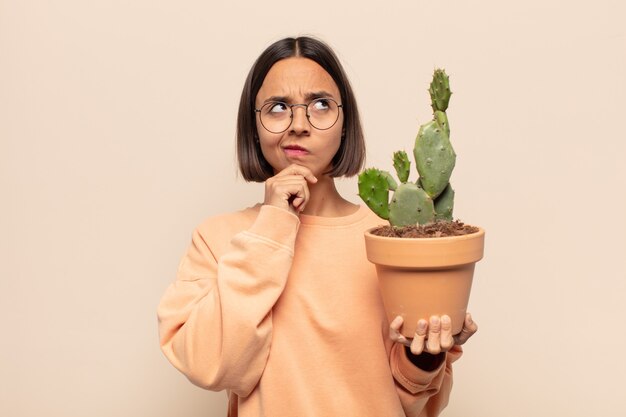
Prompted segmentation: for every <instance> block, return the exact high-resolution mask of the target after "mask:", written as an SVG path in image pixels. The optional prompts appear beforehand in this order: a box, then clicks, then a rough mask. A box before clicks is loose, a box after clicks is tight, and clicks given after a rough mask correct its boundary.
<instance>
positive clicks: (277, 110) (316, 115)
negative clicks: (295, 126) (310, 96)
mask: <svg viewBox="0 0 626 417" xmlns="http://www.w3.org/2000/svg"><path fill="white" fill-rule="evenodd" d="M296 106H303V107H304V108H305V109H306V118H307V119H308V120H309V123H310V124H311V126H313V127H314V128H316V129H318V130H328V129H330V128H331V127H333V126H334V125H335V123H337V120H339V107H343V104H337V102H336V101H335V100H333V99H332V98H317V99H315V100H313V101H311V102H310V103H309V104H287V103H283V102H282V101H270V102H268V103H265V104H264V105H263V106H262V107H261V108H260V109H254V111H255V113H259V118H260V119H261V124H262V125H263V127H264V128H265V130H267V131H268V132H271V133H282V132H284V131H286V130H287V129H289V126H291V123H292V122H293V108H294V107H296Z"/></svg>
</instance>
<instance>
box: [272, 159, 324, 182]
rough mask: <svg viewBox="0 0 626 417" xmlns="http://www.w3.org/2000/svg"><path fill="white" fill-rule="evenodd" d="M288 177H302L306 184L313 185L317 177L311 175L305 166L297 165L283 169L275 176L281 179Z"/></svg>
mask: <svg viewBox="0 0 626 417" xmlns="http://www.w3.org/2000/svg"><path fill="white" fill-rule="evenodd" d="M288 175H298V176H301V177H304V178H305V179H306V180H307V181H308V182H310V183H313V184H315V183H316V182H317V177H316V176H315V175H313V172H311V170H310V169H308V168H307V167H305V166H302V165H298V164H291V165H289V166H288V167H287V168H285V169H283V170H282V171H280V172H279V173H278V174H276V175H275V176H277V177H278V176H280V177H283V176H288Z"/></svg>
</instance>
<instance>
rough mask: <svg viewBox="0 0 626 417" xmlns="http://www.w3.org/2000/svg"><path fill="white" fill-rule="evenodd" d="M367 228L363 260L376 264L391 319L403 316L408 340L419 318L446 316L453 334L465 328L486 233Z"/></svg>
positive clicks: (403, 331) (388, 315) (386, 308)
mask: <svg viewBox="0 0 626 417" xmlns="http://www.w3.org/2000/svg"><path fill="white" fill-rule="evenodd" d="M371 230H373V229H370V230H368V231H366V232H365V247H366V251H367V258H368V259H369V260H370V262H372V263H374V264H376V269H377V272H378V279H379V283H380V291H381V294H382V297H383V302H384V304H385V310H386V311H387V317H388V319H389V321H390V322H391V320H393V319H394V318H395V317H396V316H402V317H403V318H404V324H403V326H402V329H401V332H402V334H403V335H404V336H406V337H410V338H412V337H413V336H414V334H415V327H416V326H417V322H418V320H419V319H421V318H425V319H428V318H429V317H430V316H432V315H443V314H447V315H449V316H450V318H451V319H452V332H453V334H458V333H460V332H461V329H462V328H463V322H464V320H465V313H466V311H467V303H468V302H469V296H470V290H471V287H472V279H473V276H474V265H475V263H476V262H478V261H479V260H480V259H481V258H482V257H483V248H484V243H485V231H484V230H483V229H481V228H479V231H478V232H476V233H472V234H469V235H464V236H453V237H439V238H407V239H405V238H394V237H381V236H375V235H373V234H371V233H370V231H371Z"/></svg>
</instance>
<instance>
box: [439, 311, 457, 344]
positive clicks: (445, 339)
mask: <svg viewBox="0 0 626 417" xmlns="http://www.w3.org/2000/svg"><path fill="white" fill-rule="evenodd" d="M440 343H441V349H442V350H448V349H450V348H451V347H452V346H453V345H454V338H453V337H452V320H451V319H450V316H448V315H443V316H441V342H440Z"/></svg>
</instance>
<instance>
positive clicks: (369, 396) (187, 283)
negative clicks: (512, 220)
mask: <svg viewBox="0 0 626 417" xmlns="http://www.w3.org/2000/svg"><path fill="white" fill-rule="evenodd" d="M237 151H238V160H239V168H240V170H241V172H242V174H243V176H244V178H245V179H246V180H248V181H258V182H265V199H264V202H263V204H257V205H255V206H254V207H250V208H247V209H245V210H242V211H239V212H235V213H231V214H227V215H221V216H216V217H212V218H209V219H207V220H206V221H205V222H204V223H202V224H201V225H200V226H199V227H198V228H197V229H196V230H195V232H194V234H193V239H192V244H191V246H190V248H189V250H188V252H187V254H186V255H185V257H184V258H183V260H182V261H181V264H180V266H179V270H178V275H177V279H176V281H175V282H174V283H173V284H172V285H171V286H170V287H169V288H168V290H167V292H166V293H165V295H164V297H163V299H162V301H161V304H160V306H159V311H158V315H159V326H160V338H161V340H160V342H161V347H162V349H163V351H164V353H165V354H166V356H167V357H168V359H169V360H170V361H171V362H172V364H173V365H174V366H176V367H177V368H178V369H179V370H180V371H182V372H183V373H184V374H185V375H186V376H187V377H188V378H189V379H190V380H191V381H192V382H193V383H195V384H197V385H199V386H201V387H204V388H206V389H210V390H216V391H217V390H226V391H227V393H228V396H229V416H242V417H250V416H255V417H256V416H272V417H274V416H299V417H302V416H316V417H318V416H339V415H341V416H360V417H363V416H376V417H380V416H404V415H407V416H418V415H419V416H434V415H437V414H439V412H440V411H441V410H442V409H443V408H444V407H445V405H446V404H447V402H448V397H449V394H450V389H451V384H452V379H451V378H452V376H451V363H452V362H453V361H455V360H456V359H458V358H459V356H460V355H461V348H460V346H459V345H460V344H463V343H464V342H465V341H466V340H467V339H468V338H469V337H470V336H471V335H472V334H473V333H474V332H475V331H476V325H475V323H473V322H472V321H471V318H470V317H469V316H468V317H467V319H466V322H465V324H464V330H463V332H462V333H461V334H460V335H458V336H455V337H452V335H451V330H450V329H451V323H450V319H449V317H447V316H442V317H431V318H430V320H429V321H426V320H420V322H419V323H418V330H417V334H416V335H415V337H414V338H413V339H412V340H407V339H406V338H404V337H403V336H401V335H400V333H399V329H400V327H401V326H402V318H401V317H398V318H396V319H395V320H394V321H393V322H392V323H391V324H389V323H387V321H386V318H385V314H384V310H383V307H382V302H381V299H380V294H379V291H378V283H377V278H376V272H375V268H374V267H373V265H372V264H371V263H369V262H368V261H367V259H366V257H365V248H364V241H363V231H364V230H366V229H368V228H370V227H373V226H376V225H378V224H380V219H379V218H378V217H376V216H375V215H374V214H373V213H371V212H370V211H369V209H367V207H366V206H358V205H355V204H352V203H351V202H349V201H347V200H346V199H344V198H343V197H341V195H340V194H339V193H338V192H337V189H336V187H335V183H334V178H336V177H340V176H344V175H346V176H353V175H355V174H356V173H358V172H359V170H360V169H361V168H362V165H363V161H364V155H365V147H364V142H363V134H362V130H361V124H360V121H359V115H358V111H357V107H356V102H355V99H354V95H353V93H352V90H351V87H350V84H349V82H348V80H347V78H346V76H345V73H344V71H343V69H342V67H341V65H340V63H339V62H338V60H337V58H336V56H335V55H334V53H333V52H332V50H331V49H330V48H329V47H328V46H327V45H325V44H324V43H322V42H320V41H319V40H315V39H312V38H308V37H300V38H297V39H293V38H287V39H283V40H280V41H278V42H276V43H274V44H273V45H271V46H270V47H269V48H267V49H266V50H265V51H264V52H263V53H262V54H261V55H260V56H259V58H258V59H257V61H256V62H255V64H254V66H253V67H252V69H251V71H250V74H249V75H248V78H247V80H246V83H245V86H244V89H243V93H242V97H241V102H240V107H239V116H238V129H237Z"/></svg>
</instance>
